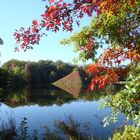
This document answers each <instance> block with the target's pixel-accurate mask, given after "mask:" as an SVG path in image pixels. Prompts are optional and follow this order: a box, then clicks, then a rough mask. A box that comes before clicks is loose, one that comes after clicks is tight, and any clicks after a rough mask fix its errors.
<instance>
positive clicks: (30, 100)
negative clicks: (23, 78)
mask: <svg viewBox="0 0 140 140" xmlns="http://www.w3.org/2000/svg"><path fill="white" fill-rule="evenodd" d="M105 94H107V93H105ZM105 94H104V96H106V95H105ZM101 95H103V94H102V93H92V95H89V94H87V92H86V90H81V91H80V93H79V96H77V94H76V96H75V94H74V95H72V93H71V94H70V93H67V92H65V91H63V90H60V89H57V88H49V87H33V88H30V87H25V88H24V89H20V90H11V91H10V94H8V95H7V96H6V97H4V101H3V102H1V105H0V118H1V120H0V121H2V120H5V121H6V118H7V116H8V114H10V113H12V115H13V116H14V118H15V120H16V124H17V126H19V125H20V123H21V120H22V118H23V117H26V118H27V122H28V123H27V124H28V127H29V133H32V132H33V130H34V129H37V130H39V133H41V131H42V128H43V127H44V126H48V127H49V128H50V129H52V128H53V127H54V126H53V124H54V120H57V119H60V120H67V118H68V117H69V116H71V117H72V118H73V119H74V120H75V121H78V122H80V123H85V122H88V123H89V124H90V134H91V135H94V136H97V137H103V138H107V137H108V136H110V135H111V133H112V132H113V130H114V129H115V128H116V127H117V126H118V125H120V124H124V123H125V118H124V117H123V116H122V115H121V114H120V115H119V119H118V120H119V121H118V122H117V123H116V124H114V123H112V124H110V125H109V126H108V127H103V125H102V123H101V122H102V119H103V117H104V116H107V115H109V113H110V112H111V109H110V108H106V109H105V108H104V109H101V110H99V109H98V108H99V103H100V102H101V101H102V96H101Z"/></svg>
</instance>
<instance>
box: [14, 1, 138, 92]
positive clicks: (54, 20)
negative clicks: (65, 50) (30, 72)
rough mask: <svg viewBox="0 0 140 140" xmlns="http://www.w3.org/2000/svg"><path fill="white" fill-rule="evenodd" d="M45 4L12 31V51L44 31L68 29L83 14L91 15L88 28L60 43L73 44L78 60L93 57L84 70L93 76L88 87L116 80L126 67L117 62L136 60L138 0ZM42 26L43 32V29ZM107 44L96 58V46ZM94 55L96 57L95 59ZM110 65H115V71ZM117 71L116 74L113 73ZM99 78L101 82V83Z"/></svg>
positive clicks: (36, 39) (24, 46) (35, 41)
mask: <svg viewBox="0 0 140 140" xmlns="http://www.w3.org/2000/svg"><path fill="white" fill-rule="evenodd" d="M49 2H50V6H48V5H46V10H45V12H44V13H43V14H42V15H41V18H42V19H41V20H40V21H39V20H34V21H33V22H32V25H31V26H30V27H29V28H27V29H24V28H23V27H21V29H20V30H17V31H16V32H15V33H14V36H15V39H16V41H17V44H19V46H18V47H16V50H19V49H20V48H21V49H24V50H26V49H30V48H32V47H33V45H35V44H39V41H40V39H41V37H42V36H44V35H46V34H47V31H50V30H51V31H53V32H57V31H59V29H60V28H62V29H63V30H64V31H72V30H73V24H74V22H76V23H77V25H79V24H80V22H79V21H80V20H81V19H82V18H83V17H84V15H85V14H86V15H88V16H90V17H92V18H93V20H92V21H91V23H90V25H89V26H88V27H84V28H83V29H82V30H81V31H80V32H79V33H75V34H74V35H73V36H71V37H70V38H69V39H65V40H63V41H62V44H74V46H75V50H76V51H79V52H80V55H79V59H80V60H81V59H82V60H83V61H85V60H88V59H92V60H94V61H95V62H96V63H95V64H92V65H91V66H89V68H88V69H87V73H88V74H89V75H90V76H92V77H93V80H92V81H91V84H90V86H89V89H90V90H92V89H94V88H96V87H98V88H104V87H105V86H106V85H107V84H110V83H114V82H117V81H118V78H119V76H120V73H122V74H124V73H125V72H126V70H125V69H124V68H122V67H121V66H122V65H121V64H122V63H123V62H124V61H125V60H130V61H135V62H137V61H139V60H140V45H139V44H140V26H139V22H140V18H139V12H140V8H139V5H140V2H139V1H138V0H120V1H118V0H102V1H100V0H74V1H72V2H71V3H67V2H64V1H63V0H59V1H57V0H56V1H55V0H50V1H49ZM43 29H45V31H44V30H43ZM104 44H107V45H108V47H107V49H105V50H104V52H103V53H101V55H100V56H99V57H98V58H96V54H97V51H98V49H100V48H103V46H104ZM95 58H96V59H95ZM114 66H117V67H118V66H119V69H118V71H115V70H114V68H113V67H114ZM117 73H119V74H117ZM101 81H102V82H101Z"/></svg>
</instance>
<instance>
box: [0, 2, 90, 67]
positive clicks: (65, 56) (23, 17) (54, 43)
mask: <svg viewBox="0 0 140 140" xmlns="http://www.w3.org/2000/svg"><path fill="white" fill-rule="evenodd" d="M45 5H46V2H42V0H1V2H0V18H1V20H0V37H1V38H2V39H3V41H4V45H0V52H1V57H0V60H1V64H3V63H5V62H7V61H8V60H11V59H18V60H25V61H39V60H53V61H57V60H62V61H64V62H70V63H73V59H74V57H76V56H77V54H76V53H74V52H73V47H72V46H63V45H60V40H62V39H63V38H67V37H68V36H70V35H72V34H71V33H68V32H62V31H60V32H58V33H52V32H49V33H48V34H49V36H47V37H44V38H42V39H41V41H40V45H37V46H34V49H33V50H28V51H26V52H23V51H22V50H20V52H14V48H15V47H16V42H15V39H14V36H13V33H14V31H15V30H16V29H19V28H20V27H21V26H22V27H25V28H27V27H29V26H30V25H31V23H32V20H35V19H40V15H41V14H42V13H43V12H44V11H45ZM89 21H90V19H89V18H87V17H86V18H85V19H84V20H83V21H82V23H81V26H85V25H88V24H89ZM75 31H80V28H78V27H75V29H74V32H75Z"/></svg>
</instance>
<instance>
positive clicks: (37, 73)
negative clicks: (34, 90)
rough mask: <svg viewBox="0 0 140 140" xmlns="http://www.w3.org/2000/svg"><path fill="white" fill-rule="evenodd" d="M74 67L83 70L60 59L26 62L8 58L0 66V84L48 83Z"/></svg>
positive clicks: (66, 73) (64, 74)
mask: <svg viewBox="0 0 140 140" xmlns="http://www.w3.org/2000/svg"><path fill="white" fill-rule="evenodd" d="M74 69H78V70H79V71H81V72H83V71H84V70H83V68H82V67H78V66H74V65H72V64H70V63H64V62H62V61H60V60H58V61H56V62H53V61H51V60H47V61H44V60H40V61H38V62H30V61H29V62H27V61H18V60H10V61H8V62H6V63H5V64H3V65H2V67H1V68H0V86H2V85H6V84H14V85H21V84H42V83H43V84H50V83H52V82H55V81H56V80H58V79H60V78H62V77H64V76H66V75H68V74H69V73H70V72H72V71H73V70H74Z"/></svg>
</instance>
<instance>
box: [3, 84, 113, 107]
mask: <svg viewBox="0 0 140 140" xmlns="http://www.w3.org/2000/svg"><path fill="white" fill-rule="evenodd" d="M113 88H114V87H113ZM113 88H111V87H108V89H106V90H104V91H99V90H96V91H93V92H91V93H88V92H87V88H83V89H80V90H81V91H80V94H79V96H78V97H73V96H72V94H69V93H67V92H65V91H63V90H60V89H58V88H56V87H48V86H41V85H40V86H30V85H26V86H25V87H24V88H20V89H14V88H11V89H10V88H8V89H3V94H1V95H4V96H3V102H4V103H6V104H8V105H10V106H19V105H26V104H32V105H33V104H38V105H40V106H45V105H47V106H48V105H53V104H57V105H62V104H64V103H68V102H71V101H75V100H78V99H82V100H85V101H86V100H88V101H98V100H99V99H100V98H101V97H102V96H106V95H108V94H111V93H112V92H111V91H113V90H112V89H113ZM113 93H114V92H113Z"/></svg>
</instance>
